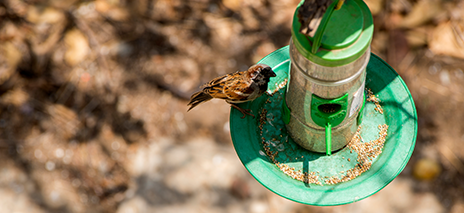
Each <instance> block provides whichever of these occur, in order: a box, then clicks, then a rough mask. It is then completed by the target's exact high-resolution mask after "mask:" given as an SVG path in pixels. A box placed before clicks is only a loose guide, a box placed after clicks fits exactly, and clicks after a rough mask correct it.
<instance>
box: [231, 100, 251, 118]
mask: <svg viewBox="0 0 464 213" xmlns="http://www.w3.org/2000/svg"><path fill="white" fill-rule="evenodd" d="M230 106H232V107H233V108H235V109H237V110H238V111H240V112H241V113H242V114H243V116H242V117H241V118H242V119H244V118H245V117H246V115H249V116H251V117H253V118H255V116H254V115H253V114H251V113H250V112H251V109H242V108H240V107H239V106H237V105H235V104H230Z"/></svg>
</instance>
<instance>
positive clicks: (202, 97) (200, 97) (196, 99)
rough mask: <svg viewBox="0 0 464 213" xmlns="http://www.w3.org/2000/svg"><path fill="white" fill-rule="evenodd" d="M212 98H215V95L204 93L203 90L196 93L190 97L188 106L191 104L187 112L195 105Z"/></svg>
mask: <svg viewBox="0 0 464 213" xmlns="http://www.w3.org/2000/svg"><path fill="white" fill-rule="evenodd" d="M211 99H213V97H212V96H211V95H208V94H206V93H204V92H203V91H199V92H196V93H194V94H193V95H192V97H191V98H190V102H189V103H188V104H187V106H190V108H189V109H188V110H187V112H188V111H190V110H191V109H193V108H194V107H196V106H197V105H198V104H201V103H203V102H206V101H209V100H211Z"/></svg>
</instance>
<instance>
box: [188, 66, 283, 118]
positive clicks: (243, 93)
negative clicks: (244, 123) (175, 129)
mask: <svg viewBox="0 0 464 213" xmlns="http://www.w3.org/2000/svg"><path fill="white" fill-rule="evenodd" d="M275 76H276V74H275V73H274V71H272V69H271V67H270V66H268V65H265V64H256V65H253V66H251V67H250V68H248V70H246V71H237V72H235V73H230V74H227V75H224V76H220V77H217V78H215V79H213V80H211V81H210V82H208V83H206V84H205V85H203V86H202V88H203V89H202V90H201V91H199V92H196V93H194V94H193V95H192V97H190V102H189V103H188V104H187V106H190V108H189V109H188V110H187V111H190V110H191V109H193V108H194V107H196V106H198V105H199V104H201V103H204V102H206V101H209V100H211V99H213V98H219V99H223V100H225V101H226V102H227V103H228V104H230V105H231V107H233V108H235V109H237V110H239V111H240V112H241V113H242V114H243V116H242V117H241V118H245V116H246V115H250V116H252V117H253V118H254V117H255V116H254V115H253V114H251V113H250V112H249V111H250V109H242V108H240V107H239V106H238V105H237V104H238V103H243V102H247V101H252V100H255V99H256V98H258V97H259V96H261V95H262V94H263V93H264V92H266V90H267V84H268V83H269V80H270V78H271V77H275Z"/></svg>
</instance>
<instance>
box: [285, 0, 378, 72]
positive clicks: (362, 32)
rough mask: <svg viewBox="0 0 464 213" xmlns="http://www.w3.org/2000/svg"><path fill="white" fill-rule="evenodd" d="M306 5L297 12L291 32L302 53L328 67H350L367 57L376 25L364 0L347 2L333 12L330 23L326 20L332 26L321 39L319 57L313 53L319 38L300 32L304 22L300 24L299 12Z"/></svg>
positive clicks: (327, 28)
mask: <svg viewBox="0 0 464 213" xmlns="http://www.w3.org/2000/svg"><path fill="white" fill-rule="evenodd" d="M334 3H335V2H334ZM302 4H303V1H301V3H300V4H299V5H298V7H297V8H296V10H295V13H294V15H293V24H292V30H291V31H292V38H293V42H294V44H295V47H296V48H297V49H298V51H299V52H300V54H302V55H303V56H304V57H306V58H308V59H309V60H310V61H313V62H315V63H317V64H319V65H322V66H328V67H335V66H342V65H345V64H349V63H351V62H353V61H355V60H356V59H358V58H359V57H361V56H362V54H364V52H365V51H366V50H367V48H368V47H369V45H370V42H371V39H372V35H373V33H374V22H373V18H372V14H371V12H370V10H369V8H368V7H367V5H366V4H365V3H364V2H363V1H362V0H351V1H345V3H344V4H343V6H342V7H341V9H340V10H337V11H333V14H332V15H331V16H330V19H329V20H326V19H327V18H326V19H323V21H328V23H327V26H326V27H325V30H324V32H323V34H322V38H320V39H322V40H321V41H320V45H321V47H320V48H318V49H319V50H318V51H317V52H316V53H315V54H313V53H311V51H310V50H311V49H312V44H313V41H314V39H315V38H312V37H308V36H306V35H304V34H302V33H300V32H299V30H300V28H301V23H300V22H299V21H298V9H299V8H300V6H301V5H302ZM321 25H324V23H321ZM321 25H320V26H321ZM316 40H318V39H316ZM316 43H317V42H316Z"/></svg>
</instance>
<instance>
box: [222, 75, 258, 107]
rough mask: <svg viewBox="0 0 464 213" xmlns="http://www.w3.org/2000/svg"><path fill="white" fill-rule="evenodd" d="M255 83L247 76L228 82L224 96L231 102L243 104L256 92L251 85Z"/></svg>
mask: <svg viewBox="0 0 464 213" xmlns="http://www.w3.org/2000/svg"><path fill="white" fill-rule="evenodd" d="M252 83H253V81H252V80H251V79H249V78H246V77H245V76H240V77H236V78H234V79H233V81H229V82H227V84H226V85H225V87H224V94H225V95H226V96H227V98H228V100H229V101H230V102H241V101H246V100H248V97H249V96H250V95H251V94H253V92H255V89H254V88H252V86H251V84H252Z"/></svg>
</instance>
